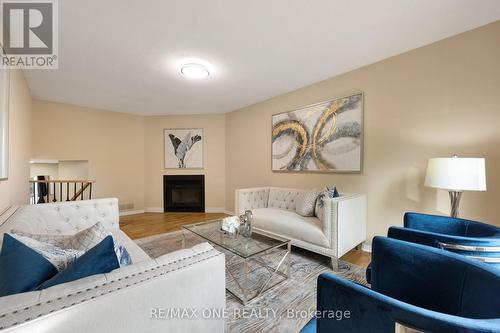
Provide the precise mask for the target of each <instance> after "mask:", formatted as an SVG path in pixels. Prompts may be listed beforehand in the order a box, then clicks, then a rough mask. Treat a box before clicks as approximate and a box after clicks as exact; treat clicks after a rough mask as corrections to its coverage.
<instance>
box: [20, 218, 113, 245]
mask: <svg viewBox="0 0 500 333" xmlns="http://www.w3.org/2000/svg"><path fill="white" fill-rule="evenodd" d="M11 232H12V233H13V234H16V235H21V236H25V237H29V238H31V239H35V240H37V241H40V242H44V243H49V244H52V245H55V246H58V247H60V248H63V249H74V250H79V251H87V250H89V249H91V248H93V247H94V246H96V245H97V244H99V243H100V242H101V241H102V240H103V239H104V238H106V237H107V236H109V235H111V233H110V232H109V231H107V230H106V228H105V227H104V226H103V225H102V223H100V222H97V223H96V224H94V225H93V226H91V227H90V228H87V229H84V230H82V231H79V232H77V233H76V234H74V235H51V234H31V233H29V232H24V231H19V230H12V231H11Z"/></svg>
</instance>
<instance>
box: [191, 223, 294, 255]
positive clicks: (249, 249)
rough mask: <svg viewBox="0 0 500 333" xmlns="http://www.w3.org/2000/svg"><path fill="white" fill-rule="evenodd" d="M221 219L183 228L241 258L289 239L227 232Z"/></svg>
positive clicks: (276, 245) (279, 244) (253, 233)
mask: <svg viewBox="0 0 500 333" xmlns="http://www.w3.org/2000/svg"><path fill="white" fill-rule="evenodd" d="M221 225H222V220H213V221H208V222H202V223H195V224H189V225H184V226H183V228H184V229H186V230H189V231H191V232H193V233H195V234H196V235H198V236H200V237H202V238H204V239H206V240H207V241H209V242H212V243H214V244H215V245H217V246H220V247H222V248H224V249H226V250H228V251H231V252H232V253H234V254H237V255H239V256H240V257H243V258H249V257H251V256H254V255H256V254H259V253H261V252H265V251H268V250H271V249H273V248H277V247H280V246H283V245H286V244H288V242H290V240H288V239H284V238H277V237H273V238H271V237H269V236H266V235H262V234H258V233H255V232H252V236H250V237H243V236H242V235H240V234H235V235H234V234H229V233H228V232H226V231H224V230H222V229H221Z"/></svg>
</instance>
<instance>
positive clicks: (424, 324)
mask: <svg viewBox="0 0 500 333" xmlns="http://www.w3.org/2000/svg"><path fill="white" fill-rule="evenodd" d="M317 297H318V301H317V310H318V313H320V314H321V313H323V314H324V315H323V316H321V317H320V318H318V319H317V332H319V333H324V332H353V333H354V332H394V329H395V324H396V322H399V323H402V324H404V325H405V326H409V327H415V328H417V329H420V330H423V331H425V332H436V333H437V332H456V333H465V332H500V328H499V326H498V325H499V323H500V321H499V320H497V319H492V320H475V319H468V318H462V317H457V316H451V315H447V314H443V313H439V312H435V311H431V310H426V309H423V308H419V307H417V306H413V305H410V304H408V303H404V302H401V301H398V300H396V299H394V298H391V297H388V296H384V295H383V294H380V293H377V292H375V291H373V290H371V289H370V288H367V287H365V286H362V285H359V284H356V283H354V282H351V281H348V280H345V279H343V278H340V277H338V276H335V275H333V274H331V273H323V274H321V275H320V276H319V277H318V296H317ZM345 311H348V316H346V315H345V314H346V313H345ZM340 312H342V316H343V317H342V318H340V319H339V315H338V314H340ZM332 313H334V314H335V317H333V318H332V317H330V318H329V317H328V315H331V314H332Z"/></svg>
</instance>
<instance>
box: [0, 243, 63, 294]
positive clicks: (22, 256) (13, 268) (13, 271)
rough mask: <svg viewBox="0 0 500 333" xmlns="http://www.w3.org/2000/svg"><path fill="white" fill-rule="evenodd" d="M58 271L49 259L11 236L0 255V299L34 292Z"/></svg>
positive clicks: (3, 245)
mask: <svg viewBox="0 0 500 333" xmlns="http://www.w3.org/2000/svg"><path fill="white" fill-rule="evenodd" d="M56 273H57V269H56V268H55V267H54V265H52V264H51V263H50V262H49V261H48V260H47V259H45V258H44V257H42V255H40V254H39V253H37V252H36V251H34V250H32V249H30V248H29V247H28V246H26V245H24V244H23V243H22V242H20V241H18V240H17V239H15V238H14V237H12V236H10V235H9V234H5V235H4V241H3V244H2V253H1V254H0V297H3V296H7V295H12V294H17V293H22V292H25V291H31V290H34V289H35V288H36V287H37V286H38V285H39V284H40V283H42V282H43V281H45V280H47V279H50V278H51V277H52V276H54V275H55V274H56Z"/></svg>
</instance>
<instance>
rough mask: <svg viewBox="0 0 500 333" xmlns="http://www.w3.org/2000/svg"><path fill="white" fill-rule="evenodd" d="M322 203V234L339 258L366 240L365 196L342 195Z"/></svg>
mask: <svg viewBox="0 0 500 333" xmlns="http://www.w3.org/2000/svg"><path fill="white" fill-rule="evenodd" d="M324 203H325V206H324V209H325V213H324V216H323V220H322V221H321V222H322V223H323V233H324V234H325V235H326V236H327V237H329V239H330V242H331V245H332V248H334V249H336V250H337V254H336V256H337V257H338V258H340V257H341V256H343V255H344V254H346V253H347V252H348V251H350V250H351V249H353V248H354V247H356V246H358V245H359V244H361V243H362V242H364V241H365V240H366V195H365V194H343V195H342V196H340V197H338V198H329V199H325V201H324Z"/></svg>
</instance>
